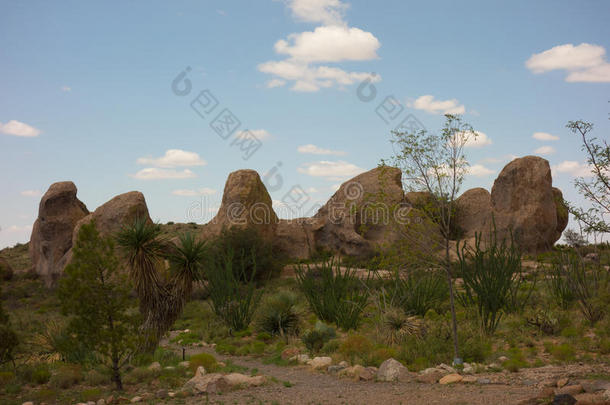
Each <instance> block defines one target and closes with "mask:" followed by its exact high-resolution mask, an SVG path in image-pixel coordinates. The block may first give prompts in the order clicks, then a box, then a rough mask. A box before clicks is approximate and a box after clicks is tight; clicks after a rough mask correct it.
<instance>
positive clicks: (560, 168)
mask: <svg viewBox="0 0 610 405" xmlns="http://www.w3.org/2000/svg"><path fill="white" fill-rule="evenodd" d="M551 169H552V171H553V172H557V173H567V174H570V175H572V176H574V177H591V176H592V175H593V174H592V173H591V167H590V166H589V165H586V164H582V163H580V162H577V161H575V160H564V161H563V162H561V163H559V164H557V165H553V166H551Z"/></svg>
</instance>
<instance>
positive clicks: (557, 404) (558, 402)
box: [551, 394, 576, 405]
mask: <svg viewBox="0 0 610 405" xmlns="http://www.w3.org/2000/svg"><path fill="white" fill-rule="evenodd" d="M575 403H576V399H575V398H574V397H573V396H572V395H570V394H559V395H555V398H553V402H551V405H574V404H575Z"/></svg>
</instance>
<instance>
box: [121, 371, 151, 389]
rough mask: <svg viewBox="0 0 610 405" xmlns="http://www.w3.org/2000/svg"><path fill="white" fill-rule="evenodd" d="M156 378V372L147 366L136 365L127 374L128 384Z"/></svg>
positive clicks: (126, 380)
mask: <svg viewBox="0 0 610 405" xmlns="http://www.w3.org/2000/svg"><path fill="white" fill-rule="evenodd" d="M154 378H155V373H154V372H153V371H151V370H149V369H148V368H146V367H136V368H134V369H133V370H131V371H130V372H129V373H127V374H126V375H125V383H126V384H131V385H135V384H142V383H144V382H149V381H152V380H153V379H154Z"/></svg>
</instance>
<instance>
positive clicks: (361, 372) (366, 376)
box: [339, 364, 375, 381]
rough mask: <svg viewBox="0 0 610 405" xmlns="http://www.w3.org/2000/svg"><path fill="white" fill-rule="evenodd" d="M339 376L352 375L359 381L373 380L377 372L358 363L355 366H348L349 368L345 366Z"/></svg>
mask: <svg viewBox="0 0 610 405" xmlns="http://www.w3.org/2000/svg"><path fill="white" fill-rule="evenodd" d="M339 376H340V377H351V378H353V379H355V380H356V381H359V380H363V381H371V380H372V379H373V378H375V373H373V372H372V371H371V370H370V369H369V368H365V367H363V366H361V365H359V364H357V365H355V366H352V367H347V368H344V369H343V370H341V371H339Z"/></svg>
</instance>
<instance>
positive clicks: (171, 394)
mask: <svg viewBox="0 0 610 405" xmlns="http://www.w3.org/2000/svg"><path fill="white" fill-rule="evenodd" d="M167 396H168V397H170V398H174V397H175V396H176V393H175V392H171V391H170V392H168V393H167Z"/></svg>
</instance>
